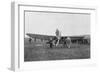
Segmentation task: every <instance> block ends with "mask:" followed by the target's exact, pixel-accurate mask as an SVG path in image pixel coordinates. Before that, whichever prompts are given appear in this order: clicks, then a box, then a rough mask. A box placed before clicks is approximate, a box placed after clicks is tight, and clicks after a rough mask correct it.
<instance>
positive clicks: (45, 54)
mask: <svg viewBox="0 0 100 73" xmlns="http://www.w3.org/2000/svg"><path fill="white" fill-rule="evenodd" d="M41 45H42V46H41ZM89 58H90V45H87V44H85V45H83V44H72V45H71V48H67V47H61V46H60V45H59V46H58V47H53V48H49V47H48V45H46V44H45V43H40V42H32V43H29V41H28V39H26V38H25V39H24V61H25V62H27V61H45V60H65V59H66V60H67V59H89Z"/></svg>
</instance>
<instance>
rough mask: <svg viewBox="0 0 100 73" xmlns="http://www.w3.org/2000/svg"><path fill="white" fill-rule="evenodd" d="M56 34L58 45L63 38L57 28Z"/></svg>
mask: <svg viewBox="0 0 100 73" xmlns="http://www.w3.org/2000/svg"><path fill="white" fill-rule="evenodd" d="M55 34H56V38H57V42H56V46H58V44H59V40H60V38H61V32H60V31H59V30H58V29H56V32H55Z"/></svg>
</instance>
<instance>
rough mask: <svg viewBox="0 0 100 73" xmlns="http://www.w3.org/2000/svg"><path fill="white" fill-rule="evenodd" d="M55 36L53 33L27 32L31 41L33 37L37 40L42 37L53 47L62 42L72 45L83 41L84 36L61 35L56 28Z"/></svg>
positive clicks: (63, 44)
mask: <svg viewBox="0 0 100 73" xmlns="http://www.w3.org/2000/svg"><path fill="white" fill-rule="evenodd" d="M55 34H56V35H55V36H52V35H41V34H32V33H27V34H26V35H28V36H29V37H30V38H29V42H30V43H31V41H32V39H34V41H36V39H40V40H41V41H42V42H43V41H46V44H49V47H50V48H52V47H53V46H55V47H57V46H58V45H59V44H61V45H62V46H63V47H68V48H70V47H71V44H72V43H78V44H80V43H83V39H84V36H61V32H60V31H59V30H58V29H56V32H55Z"/></svg>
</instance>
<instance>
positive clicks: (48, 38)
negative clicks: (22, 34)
mask: <svg viewBox="0 0 100 73" xmlns="http://www.w3.org/2000/svg"><path fill="white" fill-rule="evenodd" d="M26 35H28V36H29V37H31V38H37V39H42V40H50V38H54V37H55V36H48V35H41V34H32V33H27V34H26Z"/></svg>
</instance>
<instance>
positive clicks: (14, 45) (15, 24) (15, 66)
mask: <svg viewBox="0 0 100 73" xmlns="http://www.w3.org/2000/svg"><path fill="white" fill-rule="evenodd" d="M29 7H31V8H29ZM32 7H36V8H37V9H38V11H41V8H44V10H48V9H49V8H50V9H51V11H54V9H58V11H57V10H55V11H57V12H59V10H66V9H68V10H69V12H70V10H72V13H75V12H77V11H76V10H79V11H81V12H82V11H83V12H82V13H85V12H84V11H87V13H90V14H91V15H92V16H91V20H92V21H91V22H92V23H91V34H92V36H91V48H92V50H93V51H92V54H93V57H92V54H91V57H92V58H91V59H90V60H86V59H85V60H74V61H72V60H68V61H67V60H61V61H42V62H41V61H40V62H34V63H27V64H26V63H24V62H23V61H22V60H23V59H22V58H23V55H22V54H23V53H21V52H22V51H24V50H23V49H20V48H22V46H23V45H22V42H23V41H24V40H23V39H24V38H23V39H22V38H20V37H23V36H22V35H21V34H23V30H25V29H24V27H25V26H24V27H23V25H22V24H21V23H24V22H22V21H23V20H24V16H23V15H24V10H26V9H28V8H29V10H31V9H32ZM37 9H35V11H37ZM96 10H97V8H96V7H92V6H91V7H89V6H77V5H76V6H75V5H70V6H66V7H63V6H44V5H33V4H32V3H29V4H28V3H27V4H26V3H21V2H12V4H11V40H12V41H11V69H12V70H14V71H19V70H27V69H28V70H30V69H41V68H42V69H43V68H44V69H45V68H47V67H49V68H50V67H53V68H54V67H55V66H57V67H59V66H61V67H68V66H71V67H73V66H83V65H91V64H96V59H97V58H96V49H94V48H95V43H96V42H95V38H94V37H95V31H96V28H95V27H96V26H95V25H96ZM55 11H54V12H55ZM74 11H75V12H74ZM65 12H66V11H65ZM21 20H22V21H21ZM21 30H22V31H21ZM24 32H25V31H24ZM66 63H68V64H66ZM77 63H79V64H78V65H77ZM81 63H83V64H81ZM70 64H71V65H70ZM43 65H44V67H43Z"/></svg>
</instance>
